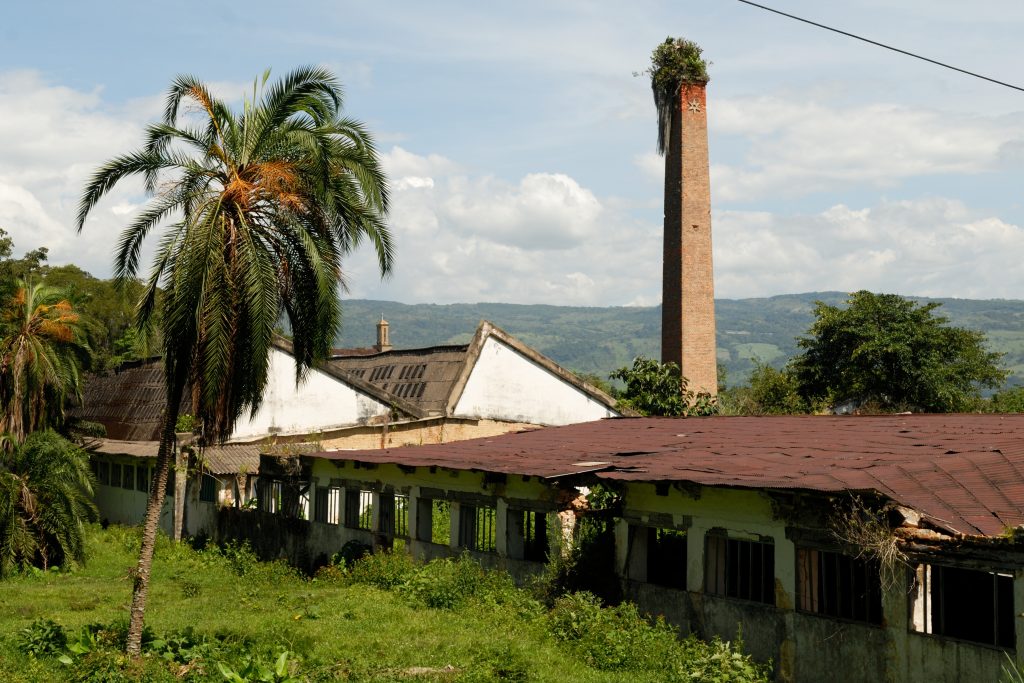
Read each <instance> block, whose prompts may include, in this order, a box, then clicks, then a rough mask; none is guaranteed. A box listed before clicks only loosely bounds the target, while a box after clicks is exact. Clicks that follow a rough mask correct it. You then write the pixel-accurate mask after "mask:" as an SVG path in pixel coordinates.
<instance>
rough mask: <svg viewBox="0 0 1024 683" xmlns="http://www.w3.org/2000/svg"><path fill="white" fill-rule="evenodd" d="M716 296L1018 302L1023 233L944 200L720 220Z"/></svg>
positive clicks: (729, 215) (728, 215)
mask: <svg viewBox="0 0 1024 683" xmlns="http://www.w3.org/2000/svg"><path fill="white" fill-rule="evenodd" d="M714 222H715V227H714V229H715V236H714V239H715V245H716V248H715V270H716V278H715V283H716V287H717V292H718V294H719V296H727V297H746V296H765V295H769V294H775V293H778V292H805V291H821V290H840V291H855V290H858V289H870V290H873V291H884V292H894V293H899V294H905V295H920V296H957V297H967V298H971V297H977V298H988V297H1005V298H1015V297H1019V296H1020V293H1021V292H1022V291H1024V271H1021V269H1020V268H1019V266H1018V262H1019V255H1020V254H1021V253H1024V228H1022V227H1021V226H1017V225H1012V224H1009V223H1007V222H1005V221H1003V220H1000V219H999V218H997V217H992V216H985V215H983V214H979V213H977V212H975V211H971V210H970V209H969V208H968V207H966V206H965V205H964V204H963V203H962V202H959V201H954V200H950V199H945V198H931V199H922V200H915V201H895V202H883V203H881V204H879V205H877V206H874V207H869V208H860V209H852V208H850V207H847V206H845V205H841V204H840V205H836V206H833V207H831V208H829V209H828V210H826V211H823V212H821V213H818V214H813V215H794V216H776V215H772V214H768V213H763V212H743V211H722V212H717V213H716V214H715V217H714Z"/></svg>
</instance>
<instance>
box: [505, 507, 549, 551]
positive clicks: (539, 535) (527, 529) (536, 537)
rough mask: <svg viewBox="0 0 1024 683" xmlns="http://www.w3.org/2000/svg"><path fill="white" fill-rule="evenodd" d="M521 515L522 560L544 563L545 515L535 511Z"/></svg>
mask: <svg viewBox="0 0 1024 683" xmlns="http://www.w3.org/2000/svg"><path fill="white" fill-rule="evenodd" d="M510 514H511V513H510ZM522 515H523V559H524V560H531V561H533V562H545V561H546V560H547V559H548V520H547V515H545V514H544V513H543V512H538V511H536V510H523V512H522Z"/></svg>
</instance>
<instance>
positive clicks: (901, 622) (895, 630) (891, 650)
mask: <svg viewBox="0 0 1024 683" xmlns="http://www.w3.org/2000/svg"><path fill="white" fill-rule="evenodd" d="M887 578H888V579H891V580H888V581H887V580H886V579H887ZM909 584H910V579H909V572H908V571H906V570H904V569H903V568H902V567H895V568H894V570H893V572H892V576H891V577H888V576H886V575H885V574H883V580H882V623H883V624H885V625H886V627H887V628H886V629H885V633H886V635H887V636H888V643H887V645H886V649H885V652H884V653H883V654H884V656H885V670H886V672H887V674H888V675H887V676H886V678H887V680H890V681H906V680H909V678H908V673H909V672H908V670H907V649H908V642H907V641H908V639H909V638H910V634H909V629H910V620H909V609H908V606H907V600H908V599H909V594H910V585H909ZM1016 593H1017V590H1016V588H1015V589H1014V594H1015V595H1016Z"/></svg>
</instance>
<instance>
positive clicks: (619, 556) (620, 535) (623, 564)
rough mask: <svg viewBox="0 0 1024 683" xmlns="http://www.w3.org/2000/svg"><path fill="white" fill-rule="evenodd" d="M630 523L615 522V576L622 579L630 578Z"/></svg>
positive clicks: (617, 520)
mask: <svg viewBox="0 0 1024 683" xmlns="http://www.w3.org/2000/svg"><path fill="white" fill-rule="evenodd" d="M628 563H629V522H627V521H626V520H624V519H616V520H615V574H616V575H617V576H618V577H619V578H620V579H625V578H629V567H628Z"/></svg>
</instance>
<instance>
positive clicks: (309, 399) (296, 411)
mask: <svg viewBox="0 0 1024 683" xmlns="http://www.w3.org/2000/svg"><path fill="white" fill-rule="evenodd" d="M389 410H390V408H389V407H388V406H387V405H385V404H384V403H381V402H380V401H377V400H376V399H374V398H371V397H369V396H367V395H366V394H362V393H360V392H358V391H356V390H355V389H353V388H352V387H350V386H348V385H347V384H344V383H343V382H341V381H340V380H338V379H335V378H334V377H331V376H330V375H328V374H327V373H324V372H321V371H319V370H315V369H314V370H310V371H309V374H308V375H307V376H306V379H305V381H304V382H303V383H302V384H300V385H299V386H298V387H297V388H296V386H295V360H294V359H293V358H292V357H291V356H290V355H288V354H287V353H284V352H283V351H280V350H278V349H272V350H271V352H270V368H269V371H268V374H267V388H266V390H265V391H264V393H263V404H262V405H261V406H260V410H259V412H258V413H256V416H255V417H254V418H252V419H249V416H248V414H245V415H243V416H242V419H240V420H239V421H238V425H237V426H236V427H235V431H234V432H233V433H232V435H231V438H232V440H242V439H249V438H255V437H261V436H267V435H268V434H308V433H309V432H315V431H318V430H326V429H332V428H335V427H345V426H349V425H355V424H361V423H364V422H366V421H367V420H369V419H370V418H372V417H376V416H378V415H386V414H387V413H388V411H389Z"/></svg>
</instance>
